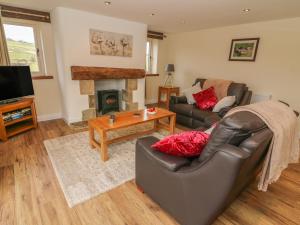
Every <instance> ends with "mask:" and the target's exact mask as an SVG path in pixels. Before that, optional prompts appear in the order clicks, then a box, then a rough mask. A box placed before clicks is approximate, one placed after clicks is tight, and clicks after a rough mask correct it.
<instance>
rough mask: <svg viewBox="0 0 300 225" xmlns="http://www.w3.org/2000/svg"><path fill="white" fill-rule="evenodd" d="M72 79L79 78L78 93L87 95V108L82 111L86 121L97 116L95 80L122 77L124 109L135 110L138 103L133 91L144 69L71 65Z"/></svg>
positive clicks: (143, 76) (136, 87)
mask: <svg viewBox="0 0 300 225" xmlns="http://www.w3.org/2000/svg"><path fill="white" fill-rule="evenodd" d="M71 72H72V80H79V86H80V94H81V95H86V96H87V97H88V102H89V108H88V109H85V110H83V111H82V120H83V121H87V120H89V119H92V118H96V117H97V108H96V81H98V80H103V79H124V80H125V88H124V89H122V90H121V91H122V101H123V102H124V110H137V109H138V103H137V102H134V98H133V93H134V91H136V90H137V89H138V79H142V78H145V70H143V69H128V68H111V67H84V66H72V67H71Z"/></svg>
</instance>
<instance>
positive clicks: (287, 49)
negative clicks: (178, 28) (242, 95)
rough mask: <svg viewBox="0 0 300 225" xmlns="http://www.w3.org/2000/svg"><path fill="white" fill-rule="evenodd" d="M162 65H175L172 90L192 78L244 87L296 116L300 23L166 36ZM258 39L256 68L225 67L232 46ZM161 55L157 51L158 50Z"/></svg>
mask: <svg viewBox="0 0 300 225" xmlns="http://www.w3.org/2000/svg"><path fill="white" fill-rule="evenodd" d="M167 36H168V37H167V39H165V40H164V42H167V43H166V45H167V47H166V48H165V49H164V52H163V54H165V55H167V57H165V58H164V60H165V61H164V62H160V63H161V64H167V63H174V64H175V70H176V72H175V76H174V77H175V84H176V85H178V86H180V87H181V88H182V89H183V88H186V87H190V86H191V85H192V83H193V81H194V80H195V78H197V77H203V78H222V79H229V80H233V81H237V82H244V83H246V84H247V85H248V86H249V87H250V88H251V89H252V90H253V91H254V93H255V94H264V95H266V94H272V96H273V98H274V99H280V100H283V101H286V102H288V103H289V104H290V105H291V106H292V107H293V108H294V109H296V110H298V111H300V100H299V99H300V89H299V87H300V86H299V85H300V18H294V19H285V20H277V21H268V22H259V23H251V24H243V25H237V26H229V27H221V28H215V29H206V30H200V31H195V32H188V33H179V34H169V35H167ZM251 37H260V44H259V47H258V53H257V58H256V61H255V62H232V61H228V56H229V51H230V44H231V40H232V39H234V38H251ZM160 51H162V49H160Z"/></svg>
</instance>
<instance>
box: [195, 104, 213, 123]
mask: <svg viewBox="0 0 300 225" xmlns="http://www.w3.org/2000/svg"><path fill="white" fill-rule="evenodd" d="M212 114H215V113H213V112H211V111H208V110H201V109H198V108H197V107H194V108H193V118H194V119H196V120H200V121H204V120H205V118H206V117H208V116H211V115H212Z"/></svg>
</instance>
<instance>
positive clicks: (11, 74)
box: [0, 66, 34, 102]
mask: <svg viewBox="0 0 300 225" xmlns="http://www.w3.org/2000/svg"><path fill="white" fill-rule="evenodd" d="M29 95H34V90H33V86H32V79H31V73H30V68H29V66H0V102H1V101H6V100H11V99H18V98H21V97H24V96H29Z"/></svg>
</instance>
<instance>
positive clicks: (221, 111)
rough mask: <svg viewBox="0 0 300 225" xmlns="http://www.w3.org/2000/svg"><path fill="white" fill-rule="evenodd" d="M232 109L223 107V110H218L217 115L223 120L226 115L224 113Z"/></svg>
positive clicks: (231, 107)
mask: <svg viewBox="0 0 300 225" xmlns="http://www.w3.org/2000/svg"><path fill="white" fill-rule="evenodd" d="M233 108H234V106H229V107H224V108H222V109H220V111H219V112H218V115H219V116H220V117H221V118H223V117H224V116H225V115H226V113H228V112H229V111H230V110H231V109H233Z"/></svg>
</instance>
